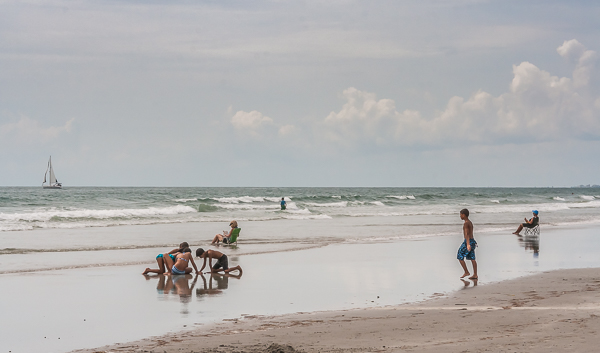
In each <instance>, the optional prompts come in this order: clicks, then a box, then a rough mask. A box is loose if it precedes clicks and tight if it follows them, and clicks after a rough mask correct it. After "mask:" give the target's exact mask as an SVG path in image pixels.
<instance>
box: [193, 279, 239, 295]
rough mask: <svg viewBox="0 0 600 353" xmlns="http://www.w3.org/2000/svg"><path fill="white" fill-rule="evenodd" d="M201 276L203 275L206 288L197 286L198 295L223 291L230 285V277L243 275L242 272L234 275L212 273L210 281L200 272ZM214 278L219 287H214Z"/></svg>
mask: <svg viewBox="0 0 600 353" xmlns="http://www.w3.org/2000/svg"><path fill="white" fill-rule="evenodd" d="M200 276H201V277H202V282H203V283H204V288H196V296H197V297H202V296H205V295H215V294H221V293H223V290H224V289H227V288H228V287H229V278H230V277H233V278H237V279H239V278H241V277H242V274H238V275H232V274H229V273H211V274H210V277H209V279H208V281H207V280H206V277H204V275H203V274H202V273H201V274H200ZM213 279H214V282H216V283H217V288H213Z"/></svg>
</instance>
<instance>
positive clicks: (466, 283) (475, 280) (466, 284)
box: [460, 278, 478, 290]
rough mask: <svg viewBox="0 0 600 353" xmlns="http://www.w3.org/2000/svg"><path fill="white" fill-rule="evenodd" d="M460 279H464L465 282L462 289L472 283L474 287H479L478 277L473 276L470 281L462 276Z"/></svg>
mask: <svg viewBox="0 0 600 353" xmlns="http://www.w3.org/2000/svg"><path fill="white" fill-rule="evenodd" d="M460 280H461V281H462V283H463V284H464V287H462V288H461V290H462V289H467V288H468V287H469V286H470V285H471V284H473V287H477V281H478V279H477V278H473V279H471V280H470V281H467V280H466V279H464V278H461V279H460Z"/></svg>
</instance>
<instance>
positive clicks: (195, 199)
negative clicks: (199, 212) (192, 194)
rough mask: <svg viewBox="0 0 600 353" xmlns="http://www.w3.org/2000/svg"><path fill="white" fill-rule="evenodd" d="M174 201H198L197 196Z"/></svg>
mask: <svg viewBox="0 0 600 353" xmlns="http://www.w3.org/2000/svg"><path fill="white" fill-rule="evenodd" d="M174 201H175V202H183V203H185V202H190V201H198V199H197V198H193V199H176V200H174Z"/></svg>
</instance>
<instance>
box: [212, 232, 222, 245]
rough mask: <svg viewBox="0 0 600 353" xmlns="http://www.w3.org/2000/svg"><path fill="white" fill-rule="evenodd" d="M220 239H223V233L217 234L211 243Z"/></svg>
mask: <svg viewBox="0 0 600 353" xmlns="http://www.w3.org/2000/svg"><path fill="white" fill-rule="evenodd" d="M220 241H223V236H222V235H221V234H217V235H215V237H214V238H213V241H212V243H211V244H216V243H218V242H220Z"/></svg>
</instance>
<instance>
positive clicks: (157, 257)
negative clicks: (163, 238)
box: [156, 254, 175, 261]
mask: <svg viewBox="0 0 600 353" xmlns="http://www.w3.org/2000/svg"><path fill="white" fill-rule="evenodd" d="M161 257H163V254H158V255H156V259H157V260H158V259H160V258H161ZM169 257H170V258H171V260H173V261H175V255H173V254H169Z"/></svg>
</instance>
